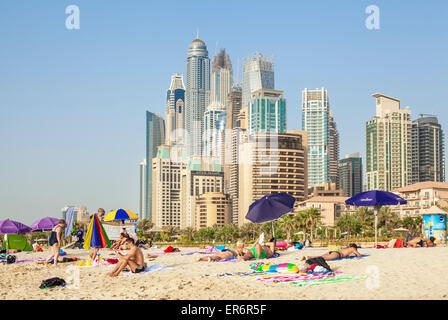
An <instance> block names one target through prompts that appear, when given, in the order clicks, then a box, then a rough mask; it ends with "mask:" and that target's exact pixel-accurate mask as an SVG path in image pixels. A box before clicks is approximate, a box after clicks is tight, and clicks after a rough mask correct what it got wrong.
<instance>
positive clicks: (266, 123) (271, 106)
mask: <svg viewBox="0 0 448 320" xmlns="http://www.w3.org/2000/svg"><path fill="white" fill-rule="evenodd" d="M248 120H249V123H248V126H249V134H252V133H254V132H272V133H282V132H285V131H286V100H285V99H284V98H283V91H279V90H269V89H260V90H256V91H254V92H252V94H251V99H250V100H249V106H248Z"/></svg>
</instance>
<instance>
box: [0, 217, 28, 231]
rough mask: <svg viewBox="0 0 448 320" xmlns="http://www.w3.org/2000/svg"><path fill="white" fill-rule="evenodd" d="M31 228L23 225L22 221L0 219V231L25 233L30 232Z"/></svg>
mask: <svg viewBox="0 0 448 320" xmlns="http://www.w3.org/2000/svg"><path fill="white" fill-rule="evenodd" d="M30 231H31V228H30V227H28V226H26V225H24V224H23V223H20V222H17V221H14V220H9V219H6V220H1V221H0V233H8V234H9V233H15V234H20V233H27V232H30Z"/></svg>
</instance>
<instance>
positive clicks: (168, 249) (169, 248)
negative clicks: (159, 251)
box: [164, 246, 174, 253]
mask: <svg viewBox="0 0 448 320" xmlns="http://www.w3.org/2000/svg"><path fill="white" fill-rule="evenodd" d="M173 250H174V248H173V247H172V246H169V247H168V248H166V249H165V250H164V252H165V253H169V252H173Z"/></svg>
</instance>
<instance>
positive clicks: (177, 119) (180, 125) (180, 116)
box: [165, 73, 185, 145]
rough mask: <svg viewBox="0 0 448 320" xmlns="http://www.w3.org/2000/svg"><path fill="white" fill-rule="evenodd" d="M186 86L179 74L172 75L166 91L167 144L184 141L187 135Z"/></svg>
mask: <svg viewBox="0 0 448 320" xmlns="http://www.w3.org/2000/svg"><path fill="white" fill-rule="evenodd" d="M184 107H185V87H184V80H183V79H182V76H181V75H179V74H177V73H176V74H175V75H172V76H171V84H170V88H169V89H168V91H167V93H166V115H165V122H166V137H165V144H167V145H172V144H181V143H184V136H185V132H184V130H185V109H184Z"/></svg>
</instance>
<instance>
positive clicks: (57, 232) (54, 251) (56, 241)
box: [45, 219, 67, 266]
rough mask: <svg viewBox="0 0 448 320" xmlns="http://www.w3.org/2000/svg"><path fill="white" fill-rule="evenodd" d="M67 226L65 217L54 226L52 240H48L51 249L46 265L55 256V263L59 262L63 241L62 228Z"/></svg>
mask: <svg viewBox="0 0 448 320" xmlns="http://www.w3.org/2000/svg"><path fill="white" fill-rule="evenodd" d="M66 226H67V223H65V220H64V219H61V220H59V223H58V224H57V225H56V226H54V227H53V229H52V230H51V235H50V240H49V242H48V244H49V246H50V250H51V254H50V256H49V257H48V258H47V260H45V265H47V264H48V262H50V260H51V259H52V258H53V261H54V262H53V265H54V266H56V265H57V264H58V258H59V250H60V249H61V241H62V229H64V228H65V227H66Z"/></svg>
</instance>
